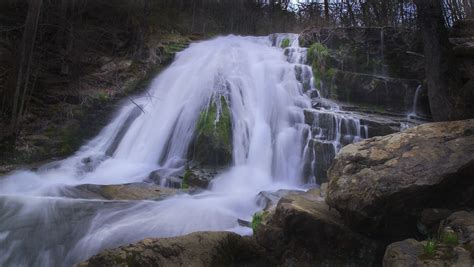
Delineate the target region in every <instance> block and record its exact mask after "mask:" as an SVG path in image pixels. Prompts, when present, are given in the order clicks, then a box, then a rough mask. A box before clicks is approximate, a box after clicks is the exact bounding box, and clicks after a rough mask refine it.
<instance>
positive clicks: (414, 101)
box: [408, 84, 423, 119]
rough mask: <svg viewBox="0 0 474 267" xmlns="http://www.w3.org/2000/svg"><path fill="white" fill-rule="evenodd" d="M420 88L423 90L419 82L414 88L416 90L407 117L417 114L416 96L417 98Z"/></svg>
mask: <svg viewBox="0 0 474 267" xmlns="http://www.w3.org/2000/svg"><path fill="white" fill-rule="evenodd" d="M422 90H423V86H422V85H421V84H420V85H418V87H417V88H416V91H415V97H414V98H413V105H412V108H411V112H410V113H409V114H408V119H411V118H415V117H417V115H418V114H417V110H418V108H417V106H418V98H419V96H420V93H421V91H422Z"/></svg>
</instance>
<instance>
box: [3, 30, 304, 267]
mask: <svg viewBox="0 0 474 267" xmlns="http://www.w3.org/2000/svg"><path fill="white" fill-rule="evenodd" d="M288 36H289V37H291V38H292V43H293V44H292V46H293V47H294V48H295V49H294V50H295V51H293V54H292V56H291V57H290V59H289V60H288V58H287V57H286V56H285V55H284V53H283V50H282V49H281V48H279V47H272V38H269V37H237V36H228V37H219V38H216V39H214V40H210V41H205V42H201V43H196V44H192V45H191V46H190V47H189V48H188V49H186V50H185V51H183V52H181V53H179V54H178V55H177V57H176V60H175V61H174V63H173V64H172V65H171V66H170V67H169V68H168V69H166V70H165V71H164V72H163V73H162V74H160V75H159V76H158V77H157V78H156V79H155V80H154V81H153V83H152V85H151V87H150V89H149V91H148V93H147V94H146V95H144V96H143V97H140V98H137V99H135V102H136V103H137V104H139V105H140V106H141V107H142V108H143V110H144V112H140V113H137V107H136V106H135V105H134V104H132V103H127V104H125V105H123V107H122V108H121V109H120V110H119V111H118V112H117V114H116V116H115V118H114V119H113V120H112V121H111V122H110V124H109V125H108V126H107V127H105V128H104V129H103V130H102V132H101V133H100V134H99V135H98V136H97V137H96V138H95V139H93V140H92V141H90V142H89V143H88V144H86V145H84V146H83V147H82V148H81V149H80V151H78V152H77V153H76V154H75V155H73V156H71V157H70V158H68V159H65V160H64V161H61V162H58V163H55V164H50V165H48V166H45V167H43V168H42V169H40V170H39V171H37V172H31V171H17V172H14V173H12V174H10V175H8V176H6V177H4V178H1V179H0V266H59V265H64V266H68V265H71V264H73V263H75V262H78V261H80V260H84V259H86V258H87V257H89V256H91V255H93V254H95V253H97V252H99V251H100V250H102V249H104V248H108V247H115V246H118V245H122V244H126V243H130V242H134V241H137V240H140V239H143V238H146V237H165V236H176V235H182V234H186V233H190V232H193V231H199V230H230V231H235V232H237V233H240V234H250V233H251V229H248V228H243V227H240V226H239V225H238V224H237V219H238V218H242V219H247V220H250V218H251V215H252V214H253V213H254V212H255V211H257V210H258V209H259V207H258V206H257V204H256V203H255V196H256V195H257V194H258V193H259V192H260V191H262V190H272V189H279V188H297V187H299V186H301V185H302V184H303V180H302V179H303V178H302V173H301V172H302V165H303V164H302V162H303V159H302V157H303V148H304V145H305V141H306V136H305V133H307V129H308V126H307V125H304V115H303V109H305V108H310V107H311V103H310V99H309V98H308V97H307V96H306V95H305V94H304V93H303V85H302V84H301V83H300V82H299V81H298V80H297V79H296V77H295V66H297V65H299V63H300V62H301V61H302V59H301V58H304V56H305V50H304V49H300V48H298V42H297V40H295V38H296V36H295V35H288ZM290 62H292V63H290ZM218 96H224V97H225V99H226V101H227V102H228V104H229V106H230V109H231V113H232V124H233V165H232V166H233V167H231V168H230V169H229V170H228V171H227V172H226V173H224V174H222V175H220V176H219V177H218V178H216V179H215V180H214V181H213V183H212V188H211V190H209V191H205V192H203V193H200V194H197V195H188V194H181V195H177V196H175V197H171V198H169V199H166V200H164V201H158V202H155V201H103V200H94V199H81V198H77V197H76V198H74V197H71V196H70V195H71V193H70V192H69V191H68V188H71V186H77V185H81V184H123V183H131V182H140V181H143V180H144V179H145V178H146V177H147V176H148V174H149V173H150V172H151V171H154V170H157V169H167V170H179V169H180V168H183V166H184V164H185V160H186V159H185V158H186V155H187V149H188V145H189V143H190V141H191V139H192V137H193V131H194V129H195V127H196V121H197V119H198V117H199V113H200V111H201V110H203V109H205V108H206V105H207V104H208V103H209V100H210V99H211V97H218ZM134 113H135V114H134ZM133 114H134V115H133ZM135 117H136V118H135ZM126 126H128V128H127V127H126ZM305 130H306V131H305ZM120 137H122V138H121V139H120ZM116 139H118V140H116ZM114 140H115V141H119V142H114ZM113 148H116V149H113Z"/></svg>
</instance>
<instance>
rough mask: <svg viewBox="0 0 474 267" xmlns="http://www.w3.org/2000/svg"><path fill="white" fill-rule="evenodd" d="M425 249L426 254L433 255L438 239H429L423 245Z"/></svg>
mask: <svg viewBox="0 0 474 267" xmlns="http://www.w3.org/2000/svg"><path fill="white" fill-rule="evenodd" d="M423 251H424V252H425V255H426V256H433V255H434V254H435V252H436V241H435V240H432V239H430V240H428V241H427V242H426V244H425V245H424V246H423Z"/></svg>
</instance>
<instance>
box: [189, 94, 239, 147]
mask: <svg viewBox="0 0 474 267" xmlns="http://www.w3.org/2000/svg"><path fill="white" fill-rule="evenodd" d="M197 131H198V135H207V136H213V137H214V139H215V140H216V141H218V142H222V143H223V144H225V145H231V144H232V118H231V114H230V110H229V107H228V105H227V101H226V100H225V98H224V97H223V96H222V97H221V98H220V107H218V105H217V103H216V102H215V101H212V102H211V103H210V104H209V107H208V109H207V110H205V111H202V112H201V114H200V115H199V120H198V124H197Z"/></svg>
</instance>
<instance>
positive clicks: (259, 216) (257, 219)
mask: <svg viewBox="0 0 474 267" xmlns="http://www.w3.org/2000/svg"><path fill="white" fill-rule="evenodd" d="M267 216H268V211H259V212H256V213H255V214H254V215H253V216H252V222H251V226H252V230H253V233H254V234H255V233H256V232H257V231H258V228H259V227H260V225H261V224H262V222H263V220H265V219H266V217H267Z"/></svg>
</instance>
